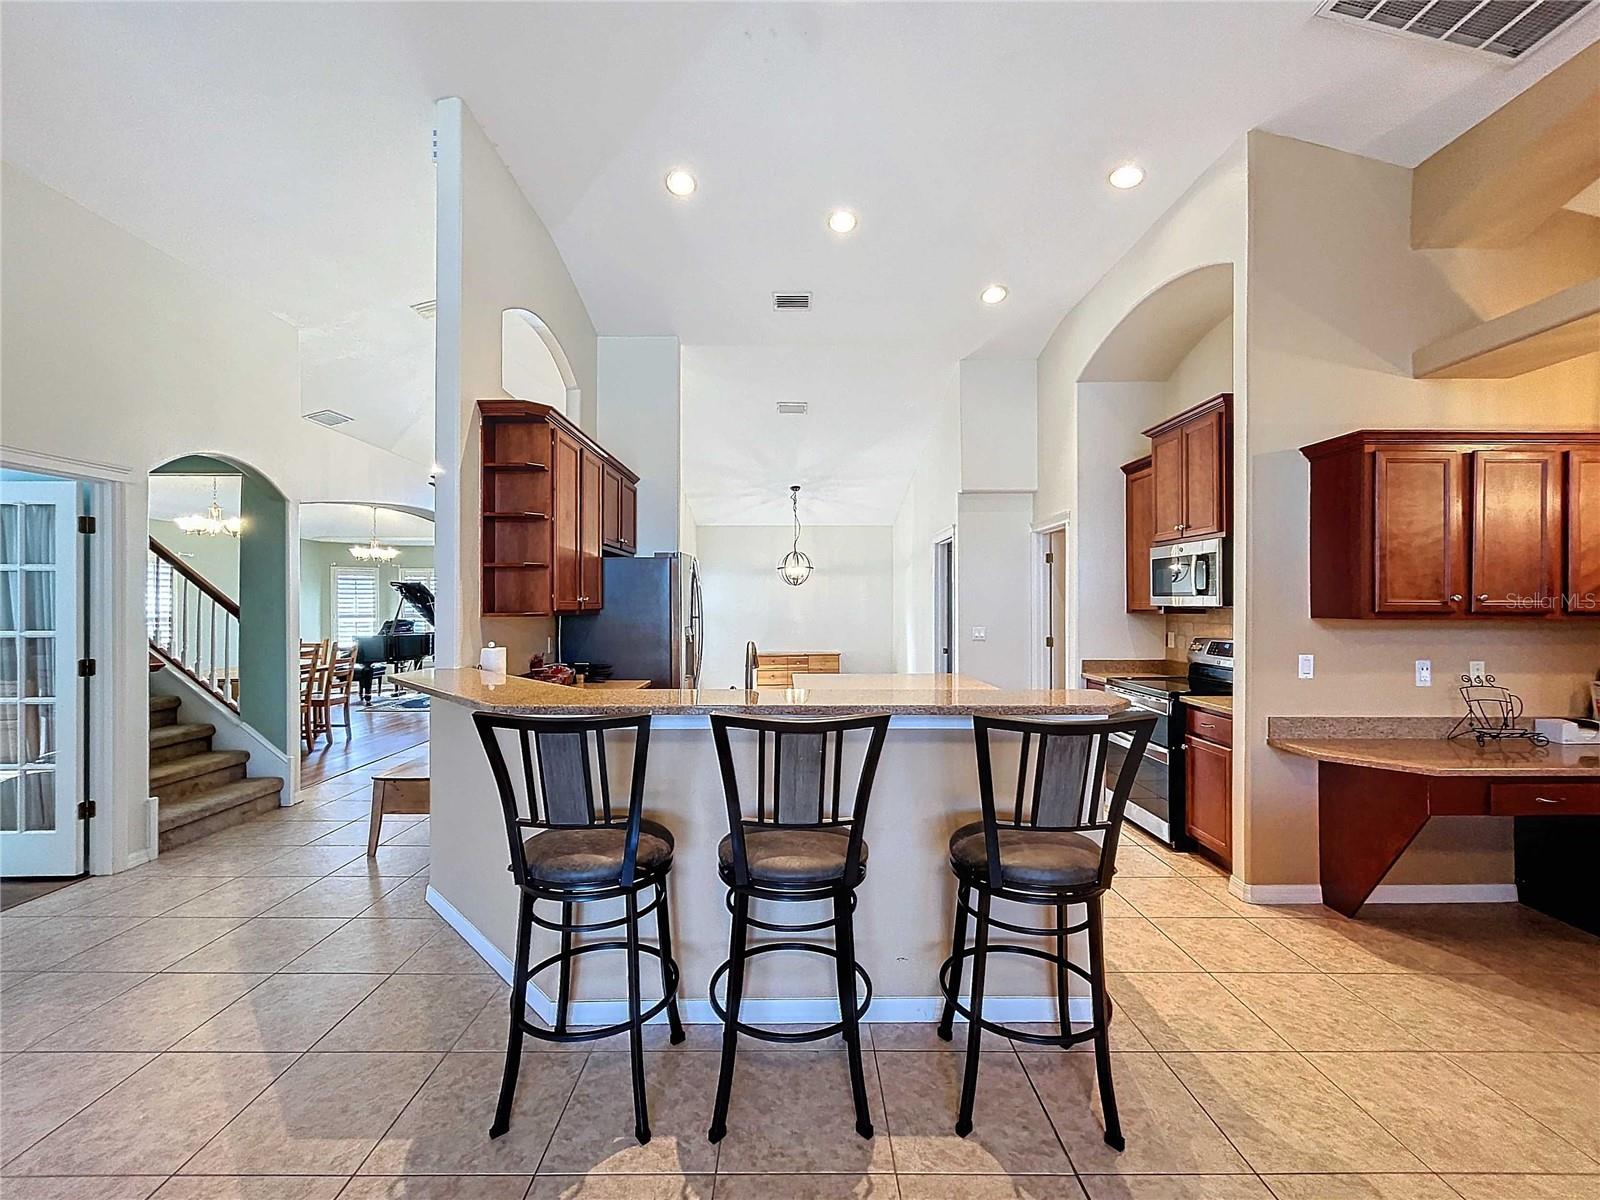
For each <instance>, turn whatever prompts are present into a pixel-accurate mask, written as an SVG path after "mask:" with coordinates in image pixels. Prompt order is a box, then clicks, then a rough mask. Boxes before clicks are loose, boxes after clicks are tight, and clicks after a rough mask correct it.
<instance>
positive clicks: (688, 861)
mask: <svg viewBox="0 0 1600 1200" xmlns="http://www.w3.org/2000/svg"><path fill="white" fill-rule="evenodd" d="M397 681H398V682H399V684H400V685H401V686H403V687H406V688H410V689H411V690H413V691H418V692H422V693H425V694H427V695H429V696H432V697H433V698H434V701H435V703H434V704H433V705H432V706H431V709H430V715H429V743H430V753H431V758H432V777H433V783H432V807H433V819H432V823H431V840H432V857H431V861H430V869H429V887H428V902H429V903H430V904H431V905H432V907H433V908H434V910H435V911H436V912H438V913H439V914H440V916H441V917H443V918H444V920H445V921H447V922H448V923H449V924H450V925H451V926H452V927H453V928H454V929H455V930H456V931H457V932H458V933H460V934H461V935H462V936H463V937H464V938H465V939H466V940H467V941H468V942H469V943H470V944H471V945H472V946H473V948H474V949H475V950H476V951H477V952H478V953H479V954H480V955H482V956H483V957H484V959H485V960H486V961H487V962H489V964H490V965H491V966H493V967H494V968H495V969H496V970H497V971H498V972H499V973H500V975H501V976H502V977H504V978H509V976H510V974H511V956H512V953H513V951H514V948H515V935H516V919H517V893H516V888H515V886H514V884H513V882H512V879H511V875H510V872H509V871H508V870H507V863H508V861H509V860H508V854H509V847H508V846H507V843H506V831H505V825H504V821H503V818H502V814H501V810H500V802H499V798H498V795H497V793H496V790H495V785H494V781H493V778H492V776H491V774H490V770H489V765H488V762H487V759H486V757H485V754H484V750H483V746H482V744H481V742H480V740H479V738H478V735H477V731H476V728H475V727H474V725H473V722H472V713H473V712H474V711H475V710H490V711H494V712H497V713H502V714H507V713H509V714H526V715H530V716H538V715H551V716H554V715H573V714H596V713H598V714H605V715H623V714H639V713H649V714H650V715H651V729H650V748H649V762H648V770H647V774H646V782H645V815H646V816H648V817H650V818H652V819H654V820H657V821H660V822H661V823H662V824H664V825H666V826H667V827H668V829H670V830H671V832H672V835H673V838H674V841H675V849H674V852H673V867H672V875H671V879H670V888H671V900H672V914H673V921H672V924H673V951H674V955H675V957H676V958H677V961H678V964H679V966H680V968H681V972H682V981H681V984H680V987H679V998H680V1008H681V1010H682V1013H683V1018H684V1020H685V1021H689V1022H702V1023H703V1022H712V1021H715V1020H716V1018H715V1016H714V1013H713V1011H712V1009H711V1006H710V1004H709V1003H708V1001H707V985H708V981H709V980H710V978H711V975H712V973H713V971H715V969H716V967H717V965H718V964H719V963H720V962H722V960H723V959H724V958H725V957H726V955H727V948H728V947H727V941H728V927H729V917H728V911H727V909H726V907H725V902H724V901H725V891H726V889H725V886H724V884H723V883H722V881H721V880H720V879H719V878H718V874H717V845H718V843H719V842H720V841H721V840H722V838H723V837H724V835H726V834H727V832H728V828H727V826H728V817H727V809H726V807H725V803H724V800H723V794H722V782H721V776H720V772H719V767H718V762H717V755H716V749H715V746H714V745H713V741H712V737H711V730H710V721H709V714H711V713H713V712H726V713H739V714H747V715H748V714H756V715H771V716H793V715H803V716H844V715H847V714H851V713H863V712H888V713H889V714H891V722H890V727H889V733H888V738H887V741H886V743H885V745H884V749H883V755H882V759H881V761H880V763H879V766H878V771H877V779H876V784H875V786H874V788H873V794H872V802H871V806H870V809H869V811H868V815H867V821H866V826H865V836H866V840H867V843H868V845H869V847H870V850H871V855H870V858H869V860H868V863H867V873H866V879H865V881H864V883H863V884H862V886H861V888H860V889H859V892H858V896H859V901H860V903H859V907H858V909H857V914H856V946H857V954H858V957H859V960H860V962H861V964H862V966H863V967H865V968H866V970H867V971H868V972H869V973H870V974H871V976H872V978H873V981H874V988H875V995H874V999H873V1003H872V1006H871V1008H870V1009H869V1010H868V1012H867V1014H866V1016H865V1017H864V1019H865V1020H868V1021H929V1020H935V1019H937V1017H938V1015H939V1010H940V1004H941V999H940V995H939V989H938V980H937V974H938V966H939V963H940V962H941V961H942V960H943V959H944V957H945V955H946V954H947V953H948V951H949V940H950V921H951V914H952V908H953V903H954V896H955V884H954V877H953V876H952V874H951V872H950V866H949V850H948V841H949V837H950V834H951V833H952V832H953V831H954V830H955V829H956V828H957V827H958V826H960V825H962V824H965V823H966V822H968V821H972V820H976V819H977V816H978V785H977V767H976V761H975V756H974V751H973V738H972V720H971V718H972V717H973V715H974V714H989V715H993V716H1023V717H1027V716H1049V717H1055V718H1070V719H1083V720H1096V719H1099V718H1101V717H1104V716H1107V715H1110V714H1112V713H1115V712H1120V711H1122V710H1123V709H1124V708H1126V707H1127V704H1126V702H1125V701H1123V700H1121V699H1119V698H1117V697H1115V696H1111V695H1108V694H1107V693H1105V692H1100V691H1092V690H1087V689H1085V690H1055V691H1024V690H1009V689H1004V688H995V687H992V686H989V685H987V684H980V683H977V682H975V681H969V680H964V679H961V678H959V677H954V678H952V677H948V676H943V677H934V676H924V677H918V678H914V679H905V678H902V679H884V678H881V677H876V678H874V679H872V680H871V681H870V682H872V683H873V684H875V685H878V686H872V687H867V688H859V689H850V688H840V687H838V686H837V681H835V686H832V687H828V688H819V689H816V690H814V691H813V690H810V689H805V688H793V689H773V690H759V691H749V692H746V691H742V690H732V689H729V690H722V691H714V690H701V691H679V690H671V689H654V688H652V689H648V690H644V691H604V690H602V691H583V692H579V691H575V690H574V689H571V688H567V687H562V686H559V685H555V684H548V683H541V682H536V681H534V680H529V679H522V678H517V677H506V676H503V675H492V674H486V673H484V672H481V671H478V670H475V669H453V670H447V669H435V670H424V671H415V672H410V673H407V674H402V675H399V676H398V677H397ZM997 769H998V767H997ZM616 903H617V902H611V901H602V902H597V903H595V904H594V905H593V906H592V907H593V909H594V910H595V911H594V913H593V915H592V918H591V919H593V920H595V921H601V920H606V919H609V918H610V917H612V916H615V915H616V913H614V912H612V911H611V908H612V906H613V905H614V904H616ZM757 903H758V905H759V904H760V903H764V902H757ZM791 907H792V906H791ZM801 907H802V909H804V908H805V906H801ZM617 910H618V912H620V905H617ZM752 915H755V916H759V915H760V909H759V907H758V908H756V909H753V910H752ZM795 915H799V914H795ZM795 915H790V916H788V917H786V918H785V919H788V920H793V919H795ZM1079 936H1081V935H1079ZM541 939H543V940H542V941H541ZM554 944H555V935H554V934H550V933H545V932H544V931H542V930H537V929H536V931H535V942H534V946H533V953H534V957H535V958H536V959H537V958H542V957H544V956H546V955H548V954H550V953H552V952H553V950H554ZM1077 954H1078V956H1079V957H1080V959H1081V957H1082V948H1081V947H1080V948H1079V949H1078V951H1077ZM621 957H622V956H621V955H620V954H609V953H607V954H597V955H590V956H588V957H587V958H585V959H582V960H580V962H579V964H578V966H577V969H576V970H575V974H574V989H573V990H574V995H575V997H576V1000H575V1004H574V1007H573V1010H572V1014H571V1020H572V1022H573V1023H574V1024H583V1025H593V1024H604V1023H608V1022H611V1021H615V1020H619V1019H621V1017H622V1016H623V1015H624V1013H625V995H626V991H625V984H624V976H623V972H622V963H621ZM1005 957H1006V959H1010V960H1011V961H998V960H997V962H996V963H995V965H994V967H993V968H992V970H991V986H990V997H991V999H990V1001H989V1004H990V1005H992V1010H991V1009H986V1012H988V1011H992V1012H993V1014H994V1016H995V1018H996V1019H999V1020H1011V1021H1053V1020H1054V1019H1055V979H1054V973H1053V971H1051V970H1047V969H1045V968H1044V967H1043V965H1042V964H1039V963H1036V962H1035V961H1034V960H1031V959H1026V958H1019V957H1016V956H1005ZM609 960H615V961H609ZM534 983H535V987H534V988H533V989H532V990H531V992H530V1007H531V1008H532V1009H534V1011H535V1013H536V1014H537V1015H538V1016H539V1017H541V1018H543V1019H544V1020H547V1021H548V1020H550V1019H552V1018H553V1016H554V1005H553V1004H552V1003H550V1000H549V995H550V993H552V992H553V991H554V987H553V986H552V981H550V980H545V979H542V978H536V979H535V980H534ZM541 983H542V984H544V987H543V988H542V989H541V987H540V986H539V985H540V984H541ZM835 990H836V989H835V981H834V977H833V972H832V967H831V964H830V963H829V962H828V960H819V959H818V956H815V955H796V954H768V955H764V956H762V957H760V958H758V959H755V960H752V962H751V965H750V971H749V974H748V976H747V978H746V988H745V996H746V1000H745V1011H746V1012H747V1013H748V1014H749V1016H748V1017H747V1019H749V1020H752V1021H755V1022H757V1023H761V1024H767V1025H772V1024H782V1023H786V1022H799V1023H805V1024H827V1023H829V1022H831V1021H835V1020H837V1019H838V1005H837V1000H836V998H835ZM1079 1007H1081V1008H1082V1009H1083V1014H1082V1015H1083V1016H1084V1017H1085V1018H1086V1017H1087V998H1086V997H1084V998H1083V1001H1082V1004H1081V1005H1079V1004H1078V1001H1077V999H1076V998H1075V1011H1076V1009H1077V1008H1079Z"/></svg>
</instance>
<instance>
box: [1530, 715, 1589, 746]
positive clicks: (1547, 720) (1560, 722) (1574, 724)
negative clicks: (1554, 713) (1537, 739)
mask: <svg viewBox="0 0 1600 1200" xmlns="http://www.w3.org/2000/svg"><path fill="white" fill-rule="evenodd" d="M1533 731H1534V732H1535V733H1542V734H1544V736H1545V737H1547V738H1549V739H1550V740H1551V741H1552V742H1557V743H1560V744H1562V745H1581V744H1584V743H1593V744H1595V745H1600V723H1596V722H1594V721H1573V720H1569V719H1568V718H1566V717H1540V718H1539V719H1538V720H1536V721H1535V722H1534V723H1533Z"/></svg>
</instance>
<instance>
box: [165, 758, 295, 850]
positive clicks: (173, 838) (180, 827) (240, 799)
mask: <svg viewBox="0 0 1600 1200" xmlns="http://www.w3.org/2000/svg"><path fill="white" fill-rule="evenodd" d="M282 792H283V780H281V779H277V778H273V777H271V776H261V777H258V778H255V779H236V780H234V781H232V782H230V783H224V784H220V785H218V786H216V787H213V788H210V789H209V790H207V791H202V792H196V793H194V794H192V795H188V796H184V797H183V798H181V799H178V800H162V801H161V803H160V806H159V818H158V820H159V824H160V847H161V849H162V850H171V849H173V848H174V847H176V846H182V845H184V844H185V843H188V842H192V841H195V840H196V839H198V838H203V837H208V836H209V835H211V834H213V833H217V832H219V831H221V830H223V829H227V828H229V827H230V826H233V825H238V824H241V823H243V822H245V821H248V820H250V819H251V818H252V817H254V816H256V815H257V814H258V813H264V812H270V811H271V810H272V809H274V808H277V807H278V803H279V800H280V797H281V795H282Z"/></svg>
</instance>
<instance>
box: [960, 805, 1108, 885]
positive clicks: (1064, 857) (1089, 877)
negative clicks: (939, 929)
mask: <svg viewBox="0 0 1600 1200" xmlns="http://www.w3.org/2000/svg"><path fill="white" fill-rule="evenodd" d="M998 832H999V834H1000V879H1001V881H1002V882H1003V883H1004V884H1006V885H1007V886H1009V887H1017V888H1052V889H1059V888H1070V887H1078V886H1080V885H1085V884H1092V883H1093V882H1094V881H1095V879H1096V878H1097V877H1098V876H1099V873H1100V846H1099V845H1098V844H1097V843H1096V842H1095V841H1094V840H1093V839H1092V838H1087V837H1084V836H1083V835H1082V834H1081V833H1069V832H1067V831H1065V830H1056V829H1006V828H1002V829H1000V830H999V831H998ZM950 865H951V866H952V867H954V868H955V869H956V870H957V871H958V872H961V873H964V874H971V875H978V876H981V875H986V874H988V871H989V853H988V848H987V847H986V846H985V845H984V841H983V822H982V821H973V822H972V823H971V824H969V825H963V826H962V827H961V828H960V829H958V830H956V831H955V832H954V833H952V834H951V835H950Z"/></svg>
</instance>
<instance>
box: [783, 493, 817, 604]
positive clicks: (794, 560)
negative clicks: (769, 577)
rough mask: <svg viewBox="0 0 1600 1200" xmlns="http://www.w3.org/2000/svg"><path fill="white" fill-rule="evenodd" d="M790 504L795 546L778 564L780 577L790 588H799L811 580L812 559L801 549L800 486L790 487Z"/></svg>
mask: <svg viewBox="0 0 1600 1200" xmlns="http://www.w3.org/2000/svg"><path fill="white" fill-rule="evenodd" d="M789 504H790V507H792V508H793V509H794V546H793V547H792V548H791V549H790V551H789V553H787V554H785V555H784V556H783V561H782V562H780V563H779V564H778V577H779V578H781V579H782V580H783V581H784V582H785V583H787V584H788V585H789V586H790V587H799V586H800V585H801V584H802V583H804V582H805V581H806V580H808V579H810V578H811V559H809V558H808V557H806V554H805V552H804V551H802V550H801V549H800V485H799V484H798V483H796V484H792V485H790V487H789Z"/></svg>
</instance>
